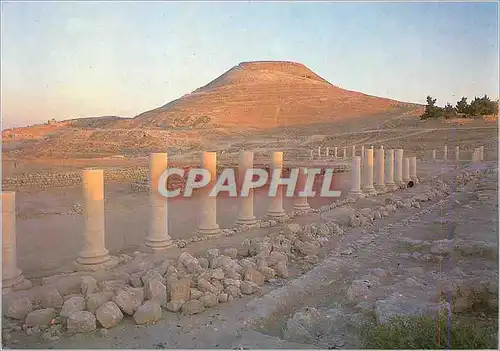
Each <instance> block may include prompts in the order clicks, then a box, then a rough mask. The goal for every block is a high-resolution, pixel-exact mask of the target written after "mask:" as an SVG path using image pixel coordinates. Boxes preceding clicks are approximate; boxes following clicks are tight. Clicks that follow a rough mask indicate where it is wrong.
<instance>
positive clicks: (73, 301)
mask: <svg viewBox="0 0 500 351" xmlns="http://www.w3.org/2000/svg"><path fill="white" fill-rule="evenodd" d="M84 309H85V299H84V298H83V297H72V298H70V299H68V300H66V301H65V302H64V304H63V306H62V309H61V313H60V315H61V316H62V317H69V315H70V314H72V313H73V312H78V311H83V310H84Z"/></svg>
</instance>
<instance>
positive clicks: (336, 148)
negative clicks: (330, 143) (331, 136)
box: [333, 146, 339, 158]
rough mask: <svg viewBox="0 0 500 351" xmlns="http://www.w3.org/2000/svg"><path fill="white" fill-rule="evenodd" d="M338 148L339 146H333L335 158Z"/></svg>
mask: <svg viewBox="0 0 500 351" xmlns="http://www.w3.org/2000/svg"><path fill="white" fill-rule="evenodd" d="M338 149H339V148H338V147H336V146H335V147H334V148H333V157H335V158H337V157H338V155H337V151H338Z"/></svg>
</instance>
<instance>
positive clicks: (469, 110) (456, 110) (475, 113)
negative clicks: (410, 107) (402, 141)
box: [420, 95, 498, 119]
mask: <svg viewBox="0 0 500 351" xmlns="http://www.w3.org/2000/svg"><path fill="white" fill-rule="evenodd" d="M484 115H498V100H497V101H491V99H490V98H489V97H488V96H487V95H484V96H483V97H481V98H478V97H475V98H474V100H473V101H471V103H470V104H469V103H468V102H467V98H466V97H462V99H461V100H460V101H457V104H456V105H455V106H452V105H451V104H450V103H447V104H446V106H445V107H439V106H436V99H433V98H432V97H431V96H427V105H426V106H425V111H424V113H423V114H422V115H421V116H420V119H436V118H456V117H462V118H474V117H479V116H484Z"/></svg>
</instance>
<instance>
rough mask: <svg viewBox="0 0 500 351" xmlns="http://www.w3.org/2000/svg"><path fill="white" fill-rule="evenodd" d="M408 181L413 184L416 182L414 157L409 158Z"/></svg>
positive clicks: (415, 160)
mask: <svg viewBox="0 0 500 351" xmlns="http://www.w3.org/2000/svg"><path fill="white" fill-rule="evenodd" d="M410 179H411V180H413V183H417V182H418V177H417V157H416V156H413V157H410Z"/></svg>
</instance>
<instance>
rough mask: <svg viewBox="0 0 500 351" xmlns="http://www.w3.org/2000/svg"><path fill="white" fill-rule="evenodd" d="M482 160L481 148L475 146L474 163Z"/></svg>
mask: <svg viewBox="0 0 500 351" xmlns="http://www.w3.org/2000/svg"><path fill="white" fill-rule="evenodd" d="M480 160H481V150H480V149H479V148H475V149H474V152H473V153H472V163H479V162H480Z"/></svg>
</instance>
